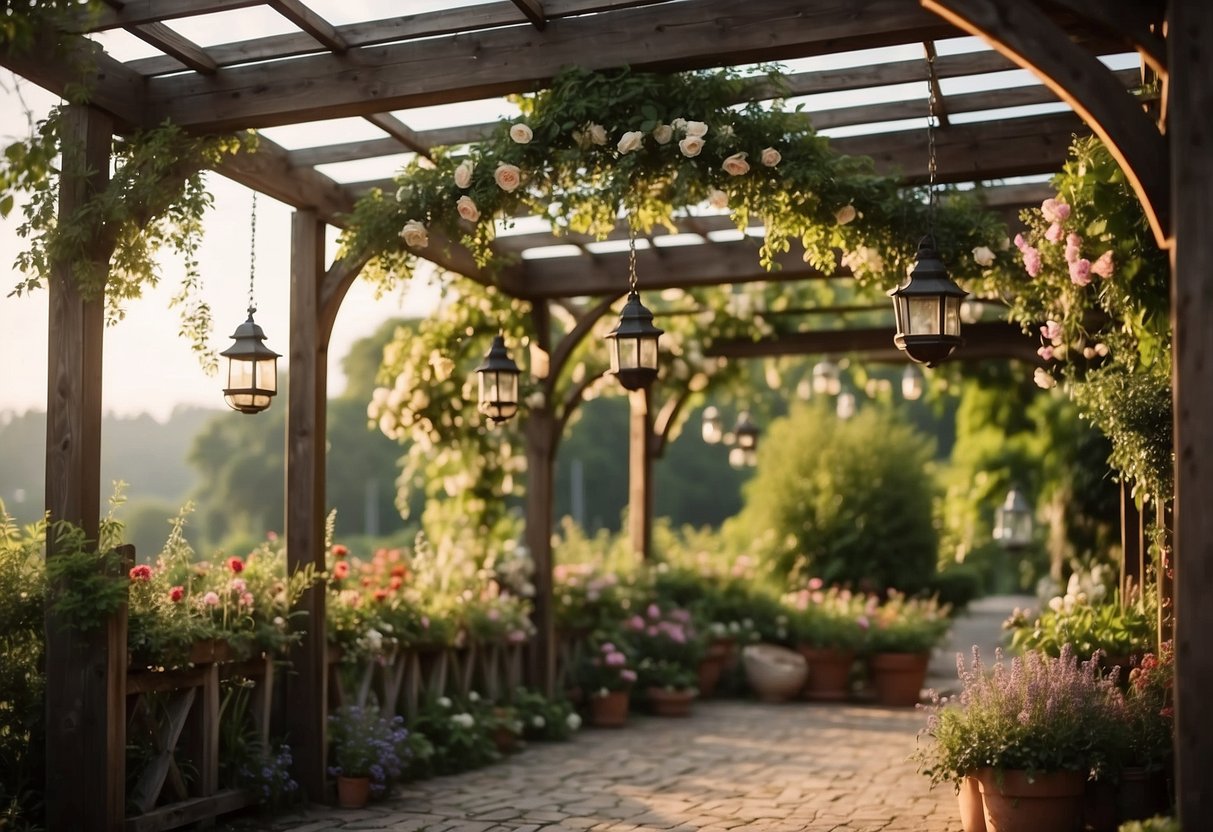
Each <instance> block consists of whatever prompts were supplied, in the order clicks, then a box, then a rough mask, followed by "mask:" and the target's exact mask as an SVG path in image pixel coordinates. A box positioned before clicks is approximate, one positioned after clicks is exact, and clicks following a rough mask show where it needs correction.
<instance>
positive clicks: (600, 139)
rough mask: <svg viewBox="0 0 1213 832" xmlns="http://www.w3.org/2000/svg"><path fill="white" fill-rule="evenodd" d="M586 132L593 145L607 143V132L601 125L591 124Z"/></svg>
mask: <svg viewBox="0 0 1213 832" xmlns="http://www.w3.org/2000/svg"><path fill="white" fill-rule="evenodd" d="M586 132H587V133H589V135H590V141H592V142H593V143H594V144H606V143H607V131H606V128H605V127H603V126H602V125H601V124H591V125H590V126H589V127H588V128H586Z"/></svg>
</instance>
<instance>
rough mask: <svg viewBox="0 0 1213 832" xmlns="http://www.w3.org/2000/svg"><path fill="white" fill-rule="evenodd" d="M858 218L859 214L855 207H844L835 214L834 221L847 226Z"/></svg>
mask: <svg viewBox="0 0 1213 832" xmlns="http://www.w3.org/2000/svg"><path fill="white" fill-rule="evenodd" d="M857 216H859V212H858V211H856V210H855V206H854V205H844V206H842V207H841V208H839V209H838V210H837V211H835V212H834V220H835V221H836V222H837V223H838V224H839V225H846V224H847V223H849V222H850V221H851V220H853V219H855V217H857Z"/></svg>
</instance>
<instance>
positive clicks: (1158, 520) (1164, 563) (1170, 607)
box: [1154, 500, 1175, 644]
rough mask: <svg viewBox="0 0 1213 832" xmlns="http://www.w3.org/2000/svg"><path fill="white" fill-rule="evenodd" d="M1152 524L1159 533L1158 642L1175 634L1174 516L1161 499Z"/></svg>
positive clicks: (1156, 566) (1167, 504)
mask: <svg viewBox="0 0 1213 832" xmlns="http://www.w3.org/2000/svg"><path fill="white" fill-rule="evenodd" d="M1154 524H1155V527H1156V528H1157V529H1158V533H1159V541H1158V543H1159V545H1158V558H1157V559H1156V560H1155V561H1154V572H1155V575H1154V579H1155V580H1156V581H1157V582H1158V584H1157V587H1158V643H1159V644H1162V643H1163V642H1167V641H1170V640H1171V639H1172V638H1174V636H1175V627H1174V624H1175V622H1174V621H1173V620H1172V618H1171V614H1172V612H1174V609H1175V586H1174V582H1173V581H1172V578H1173V576H1174V572H1173V570H1172V566H1173V563H1172V560H1173V559H1172V556H1171V546H1172V544H1173V542H1174V541H1173V538H1174V535H1173V533H1172V530H1173V529H1174V527H1175V518H1174V516H1173V514H1172V511H1171V504H1170V503H1169V502H1164V501H1162V500H1159V501H1158V504H1157V506H1156V507H1155V513H1154Z"/></svg>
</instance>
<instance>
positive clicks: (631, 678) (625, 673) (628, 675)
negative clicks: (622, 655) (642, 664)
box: [619, 668, 636, 682]
mask: <svg viewBox="0 0 1213 832" xmlns="http://www.w3.org/2000/svg"><path fill="white" fill-rule="evenodd" d="M619 678H620V679H622V680H623V681H625V682H635V681H636V671H635V670H628V669H627V668H624V669H623V670H621V671H619Z"/></svg>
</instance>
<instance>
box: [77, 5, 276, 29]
mask: <svg viewBox="0 0 1213 832" xmlns="http://www.w3.org/2000/svg"><path fill="white" fill-rule="evenodd" d="M264 3H265V0H126V2H124V3H122V4H121V5H120V7H117V8H115V7H114V4H108V5H109V6H110V8H108V9H103V10H101V11H99V12H98V11H94V10H92V9H89V10H86V11H84V12H82V13H81V14H80V26H79V27H78V28H77V29H76V31H78V32H104V31H105V30H106V29H122V28H125V27H130V26H139V25H142V24H145V23H162V22H164V21H165V20H178V19H180V18H184V17H197V16H198V15H203V14H214V13H215V12H227V11H232V10H234V9H247V8H249V7H250V6H260V5H263V4H264Z"/></svg>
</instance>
